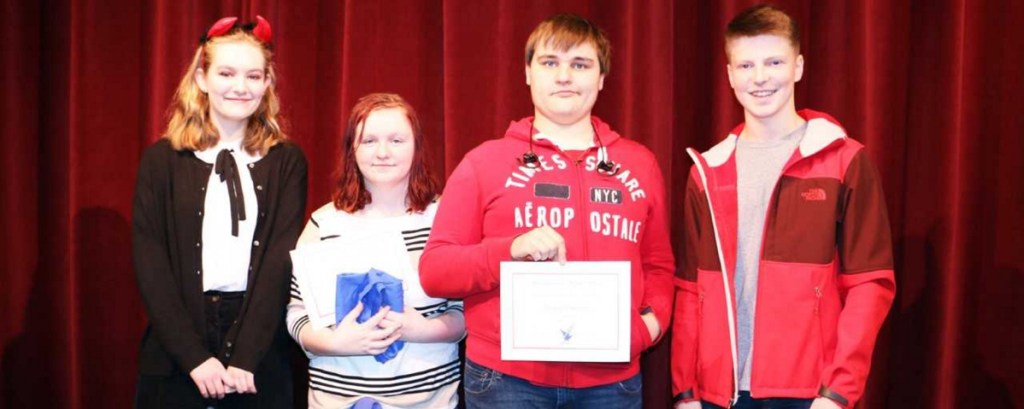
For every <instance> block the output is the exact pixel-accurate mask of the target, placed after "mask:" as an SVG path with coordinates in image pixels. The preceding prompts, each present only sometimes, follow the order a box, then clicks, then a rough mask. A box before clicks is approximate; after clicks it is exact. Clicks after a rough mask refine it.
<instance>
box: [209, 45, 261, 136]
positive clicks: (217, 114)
mask: <svg viewBox="0 0 1024 409" xmlns="http://www.w3.org/2000/svg"><path fill="white" fill-rule="evenodd" d="M210 55H211V59H210V64H209V68H207V69H206V70H203V69H198V70H196V73H195V80H196V84H197V85H198V86H199V89H200V90H202V91H203V92H205V93H206V94H207V96H208V97H209V100H210V118H211V119H212V120H213V121H214V123H217V124H220V125H221V126H222V127H225V126H229V125H231V124H234V125H239V124H245V121H248V119H249V117H250V116H252V114H253V112H256V109H257V108H259V105H260V102H261V101H262V100H263V94H264V93H265V92H266V91H267V87H268V86H269V85H270V81H269V80H268V79H267V75H266V71H267V70H266V67H267V65H266V60H265V58H264V56H263V51H262V50H261V49H260V48H259V47H257V46H255V45H253V44H249V43H246V42H241V41H232V42H225V43H220V44H216V45H215V46H213V49H212V50H211V52H210Z"/></svg>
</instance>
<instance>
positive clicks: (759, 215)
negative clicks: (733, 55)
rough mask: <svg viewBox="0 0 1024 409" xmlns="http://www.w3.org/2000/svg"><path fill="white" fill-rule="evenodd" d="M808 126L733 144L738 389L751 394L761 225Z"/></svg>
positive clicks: (762, 226) (762, 227) (762, 230)
mask: <svg viewBox="0 0 1024 409" xmlns="http://www.w3.org/2000/svg"><path fill="white" fill-rule="evenodd" d="M806 130H807V124H806V123H805V124H804V125H803V126H801V127H799V128H797V129H796V130H794V131H793V132H791V133H790V134H788V135H786V136H784V137H782V138H779V139H773V140H770V141H764V140H762V141H750V140H745V139H742V138H740V139H739V140H737V141H736V176H737V181H736V193H737V201H738V202H737V207H738V209H739V220H738V222H739V223H738V229H737V236H738V237H737V239H738V240H737V243H738V248H737V254H736V324H737V328H738V330H739V332H738V333H737V337H736V338H737V339H736V342H737V348H738V351H737V352H738V354H739V362H738V368H739V371H740V373H739V382H740V385H739V387H740V388H739V389H740V390H743V391H749V390H750V361H751V359H750V354H751V351H752V346H753V344H754V306H755V305H756V304H757V274H758V261H759V260H760V255H761V238H762V237H763V235H764V222H765V219H766V216H767V211H768V202H769V201H770V200H771V197H772V191H773V190H774V189H775V183H776V182H777V181H778V180H779V176H781V174H782V167H783V166H785V165H786V161H788V160H789V158H790V157H791V156H792V155H793V151H794V150H795V149H796V146H797V145H798V144H799V143H800V139H801V138H803V136H804V132H805V131H806Z"/></svg>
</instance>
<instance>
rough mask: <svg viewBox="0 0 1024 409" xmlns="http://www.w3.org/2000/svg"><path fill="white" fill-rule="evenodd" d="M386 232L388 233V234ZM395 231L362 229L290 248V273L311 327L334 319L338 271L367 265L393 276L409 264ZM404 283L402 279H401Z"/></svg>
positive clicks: (404, 271) (365, 269) (355, 270)
mask: <svg viewBox="0 0 1024 409" xmlns="http://www.w3.org/2000/svg"><path fill="white" fill-rule="evenodd" d="M389 234H391V235H392V236H390V237H389ZM396 234H397V233H384V232H379V233H363V234H354V235H346V236H341V237H337V238H333V239H330V240H324V241H320V242H316V243H311V244H307V245H303V246H301V247H299V248H297V249H295V250H292V251H291V257H292V273H293V274H294V275H295V279H296V281H298V283H299V291H300V292H301V293H302V301H303V304H304V306H305V308H306V313H307V314H309V322H310V323H311V324H312V325H313V328H324V327H327V326H330V325H334V323H335V314H334V309H335V308H334V305H335V295H336V294H335V293H336V290H337V281H338V274H341V273H365V272H368V271H370V269H371V268H373V269H377V270H380V271H383V272H386V273H388V274H391V275H392V276H394V277H397V278H403V277H406V276H408V274H409V271H411V269H412V267H411V266H410V264H409V257H408V255H406V252H405V249H404V248H403V247H402V239H401V237H400V236H397V237H394V236H393V235H396ZM402 286H403V287H404V286H405V280H403V281H402Z"/></svg>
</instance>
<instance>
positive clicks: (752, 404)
mask: <svg viewBox="0 0 1024 409" xmlns="http://www.w3.org/2000/svg"><path fill="white" fill-rule="evenodd" d="M813 402H814V399H797V398H764V399H754V398H751V397H750V392H747V391H740V398H739V400H737V401H736V404H735V405H732V409H808V408H810V407H811V403H813ZM700 407H701V408H702V409H722V407H721V406H718V405H714V404H711V403H707V402H701V403H700Z"/></svg>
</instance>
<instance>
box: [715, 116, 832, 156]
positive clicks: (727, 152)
mask: <svg viewBox="0 0 1024 409" xmlns="http://www.w3.org/2000/svg"><path fill="white" fill-rule="evenodd" d="M797 114H798V115H800V116H801V117H803V118H804V119H805V120H807V132H806V133H805V134H804V137H803V139H802V140H801V141H800V146H799V150H800V156H801V157H805V158H806V157H808V156H811V155H814V154H816V153H818V152H820V151H821V150H822V149H825V148H826V147H828V146H829V145H831V144H832V143H833V142H835V141H837V140H840V139H844V138H846V130H844V129H843V127H842V126H841V125H839V122H838V121H836V119H835V118H833V117H832V116H831V115H829V114H826V113H824V112H818V111H814V110H810V109H803V110H800V111H797ZM743 126H744V124H739V125H737V126H736V127H735V128H733V130H732V132H729V136H726V137H725V140H723V141H722V142H719V143H718V144H717V145H715V146H713V147H712V148H711V149H708V151H707V152H704V153H703V154H702V156H704V159H705V160H707V163H708V166H712V167H714V166H721V165H722V164H724V163H725V162H726V161H728V160H729V158H730V157H732V155H733V152H735V151H736V140H737V139H739V134H740V133H741V132H743Z"/></svg>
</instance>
